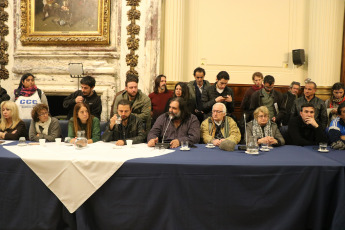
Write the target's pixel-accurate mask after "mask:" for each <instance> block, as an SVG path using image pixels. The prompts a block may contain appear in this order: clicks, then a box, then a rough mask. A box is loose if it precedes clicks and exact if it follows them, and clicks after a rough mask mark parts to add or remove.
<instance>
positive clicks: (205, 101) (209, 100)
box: [201, 83, 235, 116]
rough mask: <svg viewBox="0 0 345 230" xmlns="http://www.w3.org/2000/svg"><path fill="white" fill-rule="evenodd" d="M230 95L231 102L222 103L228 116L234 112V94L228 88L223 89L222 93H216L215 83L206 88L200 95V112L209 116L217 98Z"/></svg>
mask: <svg viewBox="0 0 345 230" xmlns="http://www.w3.org/2000/svg"><path fill="white" fill-rule="evenodd" d="M227 95H230V96H231V97H232V102H223V103H224V104H225V106H226V111H227V114H228V115H231V113H232V112H233V111H234V108H235V107H234V100H235V98H234V92H233V91H232V89H231V88H230V87H227V86H226V87H225V88H224V91H223V92H222V93H218V91H217V89H216V83H214V84H213V85H211V86H209V87H207V88H206V89H204V90H203V91H202V94H201V102H202V111H203V112H204V113H205V114H207V116H210V115H211V113H212V106H213V105H214V104H215V103H216V101H215V99H216V98H217V97H219V96H227Z"/></svg>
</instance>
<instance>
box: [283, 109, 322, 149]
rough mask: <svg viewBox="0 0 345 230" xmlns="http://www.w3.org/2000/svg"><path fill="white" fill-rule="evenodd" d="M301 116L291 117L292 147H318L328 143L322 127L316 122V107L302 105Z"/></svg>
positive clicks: (289, 139)
mask: <svg viewBox="0 0 345 230" xmlns="http://www.w3.org/2000/svg"><path fill="white" fill-rule="evenodd" d="M299 114H300V115H299V116H295V117H291V119H290V121H289V126H288V127H289V128H288V133H289V136H288V140H287V143H288V144H290V145H301V146H305V145H318V144H319V143H320V142H327V138H326V134H325V131H324V129H323V128H322V126H321V125H320V124H319V122H317V121H316V120H315V117H314V116H315V107H314V105H313V104H311V103H306V104H303V105H301V110H300V113H299Z"/></svg>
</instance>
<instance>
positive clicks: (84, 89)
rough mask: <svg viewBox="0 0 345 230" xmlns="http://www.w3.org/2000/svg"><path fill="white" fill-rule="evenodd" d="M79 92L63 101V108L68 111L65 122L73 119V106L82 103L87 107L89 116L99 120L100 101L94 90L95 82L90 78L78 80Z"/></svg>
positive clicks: (100, 111)
mask: <svg viewBox="0 0 345 230" xmlns="http://www.w3.org/2000/svg"><path fill="white" fill-rule="evenodd" d="M80 84H81V90H77V91H75V92H74V93H72V94H71V95H69V96H68V97H66V98H65V99H64V100H63V107H64V108H65V109H68V115H67V120H69V119H70V118H71V117H73V110H74V106H75V105H76V104H77V103H80V102H84V103H86V104H88V105H89V107H90V112H91V115H94V116H95V117H97V118H98V119H99V120H101V113H102V101H101V97H100V96H98V95H97V93H96V91H95V90H94V88H95V85H96V80H95V79H94V78H93V77H91V76H86V77H83V78H82V79H81V80H80Z"/></svg>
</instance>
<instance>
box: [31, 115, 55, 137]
mask: <svg viewBox="0 0 345 230" xmlns="http://www.w3.org/2000/svg"><path fill="white" fill-rule="evenodd" d="M51 121H52V119H51V117H49V118H48V120H47V121H46V122H41V121H37V122H36V123H35V128H36V132H37V133H42V134H45V135H48V129H49V125H50V123H51ZM40 126H41V127H42V128H43V130H42V132H41V129H40Z"/></svg>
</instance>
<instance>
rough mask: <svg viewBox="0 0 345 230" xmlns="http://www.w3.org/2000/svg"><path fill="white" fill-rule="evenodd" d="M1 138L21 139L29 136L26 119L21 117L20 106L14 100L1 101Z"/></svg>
mask: <svg viewBox="0 0 345 230" xmlns="http://www.w3.org/2000/svg"><path fill="white" fill-rule="evenodd" d="M0 107H1V123H0V139H2V140H19V137H25V138H27V132H26V127H25V123H24V121H22V120H21V119H20V118H19V113H18V107H17V105H16V104H15V103H14V102H13V101H4V102H2V103H1V106H0Z"/></svg>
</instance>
